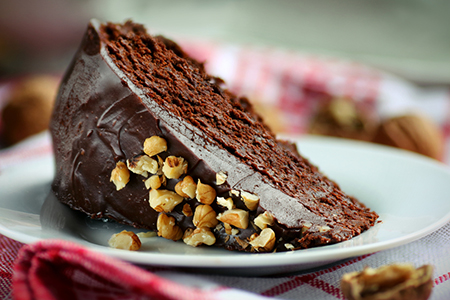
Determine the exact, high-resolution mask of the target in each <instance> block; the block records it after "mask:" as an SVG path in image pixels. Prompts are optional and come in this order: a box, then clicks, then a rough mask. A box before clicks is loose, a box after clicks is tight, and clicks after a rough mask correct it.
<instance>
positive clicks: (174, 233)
mask: <svg viewBox="0 0 450 300" xmlns="http://www.w3.org/2000/svg"><path fill="white" fill-rule="evenodd" d="M156 228H157V229H158V236H161V237H163V238H166V239H168V240H174V241H178V240H179V239H181V237H182V236H183V231H182V230H181V228H180V227H179V226H177V225H176V223H175V218H174V217H170V216H168V215H166V214H165V213H161V214H159V216H158V220H157V221H156Z"/></svg>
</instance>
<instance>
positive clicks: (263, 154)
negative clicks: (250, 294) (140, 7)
mask: <svg viewBox="0 0 450 300" xmlns="http://www.w3.org/2000/svg"><path fill="white" fill-rule="evenodd" d="M50 129H51V133H52V137H53V143H54V152H55V161H56V175H55V179H54V181H53V184H52V190H53V192H54V194H55V196H56V197H57V198H58V199H59V200H60V201H61V202H63V203H65V204H67V205H69V207H71V208H73V209H76V210H80V211H82V212H84V213H86V214H87V215H89V216H90V217H92V218H110V219H113V220H116V221H118V222H120V223H124V224H127V225H132V226H135V227H139V228H147V229H150V230H157V228H156V222H157V218H158V215H159V214H160V213H159V212H157V211H155V210H154V209H153V208H151V207H150V205H149V190H147V189H146V188H145V185H144V184H143V179H145V178H143V177H142V176H140V175H138V174H133V173H131V177H130V181H129V183H128V184H127V185H126V187H125V188H123V189H121V190H119V191H117V190H116V187H115V185H114V184H113V183H111V182H110V176H111V172H112V170H113V169H114V168H115V166H116V163H117V162H119V161H125V160H126V159H129V158H132V157H134V156H136V155H139V154H142V153H143V152H142V151H143V142H144V140H145V139H146V138H148V137H151V136H159V137H162V138H164V139H165V140H166V141H167V145H168V149H167V151H165V152H164V153H161V154H160V156H161V158H162V159H165V158H166V157H167V156H169V155H173V156H177V157H183V158H184V159H185V160H186V161H187V162H188V170H187V174H188V175H189V176H192V177H193V178H194V179H195V180H197V179H200V180H201V182H203V183H207V184H209V185H210V186H212V187H214V188H215V189H216V191H217V195H218V196H221V197H225V198H227V197H232V199H233V201H234V203H235V205H236V207H237V208H240V209H244V210H247V211H249V209H248V208H247V207H246V206H245V204H244V203H243V201H242V200H241V198H240V196H239V194H236V193H230V192H231V191H246V192H249V193H251V194H254V195H258V196H259V197H260V202H259V206H258V208H257V209H256V210H254V211H249V216H250V217H249V219H250V223H249V224H250V225H249V226H248V227H247V228H246V229H239V233H238V234H232V235H230V234H227V233H226V232H225V229H224V228H223V227H222V228H216V229H215V230H214V231H213V232H214V235H215V236H216V243H215V245H217V246H220V247H225V248H227V249H230V250H244V251H252V249H251V247H243V244H245V243H242V241H248V240H249V238H250V236H251V235H252V234H255V233H256V234H258V233H259V232H260V229H259V228H258V227H257V226H253V225H254V224H253V220H254V218H255V217H256V216H258V215H259V214H261V213H263V212H265V211H267V212H269V213H270V214H272V215H273V217H274V219H275V223H274V224H273V225H272V226H270V228H272V229H273V231H274V232H275V235H276V244H275V248H276V249H278V250H286V247H285V246H284V245H285V244H291V245H293V247H294V248H308V247H313V246H319V245H325V244H330V243H336V242H340V241H344V240H348V239H350V238H352V237H354V236H356V235H358V234H360V233H361V232H363V231H364V230H367V229H368V228H369V227H370V226H372V225H373V224H374V222H375V220H376V219H377V217H378V216H377V214H376V213H375V212H373V211H371V210H370V209H368V208H366V207H365V206H364V205H363V204H361V203H360V202H358V201H357V200H356V199H354V198H353V197H349V196H347V195H346V194H344V193H343V192H342V191H341V190H340V189H339V186H338V185H337V184H336V183H335V182H333V181H331V180H329V179H328V178H327V177H326V176H324V175H323V174H321V173H320V172H319V171H318V169H317V168H316V167H315V166H313V165H312V164H310V163H309V161H308V160H306V159H304V158H303V157H301V156H300V155H299V154H298V152H297V150H296V149H295V146H293V145H292V144H290V143H287V142H282V141H279V140H277V139H276V138H275V136H274V134H273V133H272V132H271V131H270V129H268V128H267V127H266V126H265V125H264V123H263V122H262V121H261V118H260V117H259V116H258V115H257V114H256V113H255V112H254V111H253V110H252V107H251V104H250V103H249V102H248V101H247V100H246V99H245V98H239V97H236V96H234V95H232V94H231V93H229V92H228V91H226V90H224V89H223V88H222V87H221V81H220V79H218V78H214V77H211V76H209V75H207V74H206V73H205V71H204V68H203V65H202V64H201V63H199V62H197V61H195V60H194V59H192V58H190V57H188V56H187V55H186V54H185V53H184V52H183V51H182V50H181V48H180V47H179V46H178V45H177V44H176V43H174V42H172V41H170V40H168V39H166V38H163V37H152V36H150V35H148V34H147V33H146V32H145V29H144V28H143V27H142V26H140V25H137V24H134V23H131V22H127V23H125V24H123V25H120V24H100V23H99V22H97V21H95V20H94V21H92V22H91V23H90V24H89V26H88V29H87V32H86V34H85V36H84V39H83V41H82V44H81V47H80V48H79V50H78V52H77V53H76V55H75V57H74V59H73V61H72V63H71V65H70V67H69V68H68V70H67V72H66V75H65V77H64V79H63V81H62V84H61V87H60V90H59V94H58V97H57V101H56V104H55V109H54V112H53V117H52V122H51V128H50ZM221 171H224V172H226V173H227V175H228V176H227V178H226V182H225V183H224V184H221V185H217V184H216V174H217V173H219V172H221ZM179 180H181V178H180V179H170V180H168V182H167V186H166V188H167V189H169V190H170V189H172V190H173V188H174V186H175V184H176V183H177V182H178V181H179ZM186 203H188V204H189V205H190V207H191V208H192V210H193V211H194V210H195V207H196V206H197V205H199V204H200V203H199V202H198V201H197V200H196V199H189V198H185V199H184V200H183V202H182V203H181V204H179V205H177V206H176V207H175V209H174V210H173V211H171V212H169V213H167V214H168V215H169V216H173V217H174V218H175V220H176V223H177V224H178V226H180V228H181V229H182V230H183V231H184V230H186V229H187V228H194V227H195V226H194V225H193V223H192V216H190V217H187V216H185V214H183V212H182V208H183V206H184V204H186ZM211 206H212V207H213V209H214V210H215V211H216V212H217V213H220V212H223V211H225V210H226V208H224V207H222V206H220V205H218V204H217V203H213V204H211Z"/></svg>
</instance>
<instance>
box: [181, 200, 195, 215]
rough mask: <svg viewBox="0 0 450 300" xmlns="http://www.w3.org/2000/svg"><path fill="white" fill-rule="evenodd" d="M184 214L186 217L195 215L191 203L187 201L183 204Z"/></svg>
mask: <svg viewBox="0 0 450 300" xmlns="http://www.w3.org/2000/svg"><path fill="white" fill-rule="evenodd" d="M183 214H184V215H185V216H186V217H190V216H192V215H193V213H192V208H191V206H190V205H189V204H187V203H186V204H184V205H183Z"/></svg>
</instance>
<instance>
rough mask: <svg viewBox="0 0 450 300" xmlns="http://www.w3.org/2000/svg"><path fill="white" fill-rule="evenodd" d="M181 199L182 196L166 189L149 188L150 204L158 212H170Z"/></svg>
mask: <svg viewBox="0 0 450 300" xmlns="http://www.w3.org/2000/svg"><path fill="white" fill-rule="evenodd" d="M182 201H183V197H181V196H180V195H177V194H176V193H175V192H172V191H168V190H154V189H152V190H150V199H149V203H150V206H151V207H152V208H153V209H154V210H156V211H158V212H162V211H164V212H166V213H167V212H171V211H172V210H173V209H174V207H175V206H177V205H178V204H180V203H181V202H182Z"/></svg>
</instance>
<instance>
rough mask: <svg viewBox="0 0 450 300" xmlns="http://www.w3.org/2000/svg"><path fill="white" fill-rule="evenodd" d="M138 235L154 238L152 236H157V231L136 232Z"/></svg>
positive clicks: (141, 237)
mask: <svg viewBox="0 0 450 300" xmlns="http://www.w3.org/2000/svg"><path fill="white" fill-rule="evenodd" d="M136 235H137V236H138V237H139V238H140V239H146V238H152V237H155V236H157V234H156V232H154V231H147V232H138V233H136Z"/></svg>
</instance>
